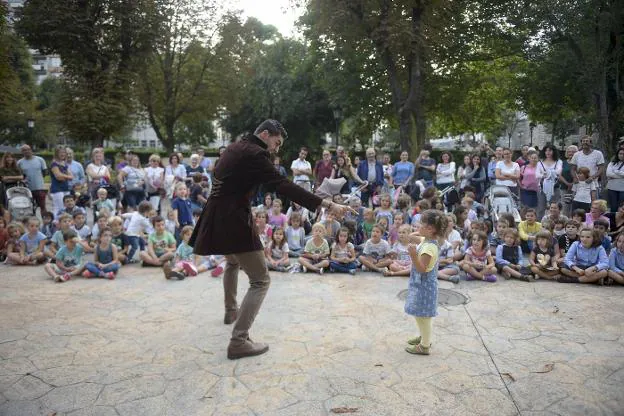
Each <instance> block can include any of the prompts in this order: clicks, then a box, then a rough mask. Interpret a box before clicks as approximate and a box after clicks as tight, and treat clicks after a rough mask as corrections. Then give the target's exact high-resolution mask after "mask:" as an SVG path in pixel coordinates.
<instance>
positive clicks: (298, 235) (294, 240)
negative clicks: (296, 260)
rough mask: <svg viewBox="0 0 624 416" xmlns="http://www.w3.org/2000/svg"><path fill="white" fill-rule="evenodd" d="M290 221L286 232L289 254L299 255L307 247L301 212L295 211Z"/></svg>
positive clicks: (290, 255) (291, 255)
mask: <svg viewBox="0 0 624 416" xmlns="http://www.w3.org/2000/svg"><path fill="white" fill-rule="evenodd" d="M288 223H289V226H288V227H287V228H286V231H285V232H284V235H285V236H286V242H287V243H288V256H289V257H299V256H300V255H301V253H303V248H304V247H305V230H304V229H303V227H302V226H301V214H300V213H298V212H293V214H292V215H291V216H290V220H289V222H288Z"/></svg>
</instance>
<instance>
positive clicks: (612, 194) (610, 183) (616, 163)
mask: <svg viewBox="0 0 624 416" xmlns="http://www.w3.org/2000/svg"><path fill="white" fill-rule="evenodd" d="M607 200H608V201H609V208H610V211H611V212H613V213H615V212H616V211H617V210H618V208H619V206H620V204H621V203H622V202H624V149H622V148H620V149H618V151H617V153H616V154H615V156H613V159H612V160H611V162H609V165H608V166H607Z"/></svg>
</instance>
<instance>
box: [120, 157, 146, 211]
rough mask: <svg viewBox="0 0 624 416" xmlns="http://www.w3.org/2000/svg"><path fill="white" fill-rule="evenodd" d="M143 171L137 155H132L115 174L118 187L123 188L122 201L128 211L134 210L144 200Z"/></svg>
mask: <svg viewBox="0 0 624 416" xmlns="http://www.w3.org/2000/svg"><path fill="white" fill-rule="evenodd" d="M145 176H146V175H145V171H144V170H143V168H142V167H141V162H140V161H139V157H138V156H137V155H132V156H131V158H130V163H129V164H128V165H126V166H125V167H124V168H123V169H122V170H121V171H119V174H118V175H117V182H118V184H119V188H120V189H121V190H123V192H124V196H123V203H124V205H125V206H126V208H128V211H129V212H132V211H135V210H136V209H137V207H138V206H139V204H140V203H141V202H143V201H144V200H145Z"/></svg>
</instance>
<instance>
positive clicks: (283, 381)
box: [0, 265, 624, 416]
mask: <svg viewBox="0 0 624 416" xmlns="http://www.w3.org/2000/svg"><path fill="white" fill-rule="evenodd" d="M272 276H273V281H272V286H271V289H270V291H269V294H268V296H267V298H266V300H265V303H264V307H263V308H262V310H261V312H260V314H259V315H258V318H257V320H256V323H255V325H254V327H253V328H252V334H251V335H252V337H253V338H254V339H257V340H258V341H262V342H268V343H269V344H270V347H271V349H270V351H269V352H268V353H267V354H266V355H263V356H260V357H252V358H245V359H241V360H237V361H230V360H228V359H227V358H226V346H227V343H228V340H229V335H230V330H231V327H230V326H225V325H223V323H222V319H223V306H222V295H223V290H222V286H221V279H220V278H217V279H214V278H212V277H210V276H209V275H207V274H205V275H200V276H198V277H196V278H192V279H187V280H185V281H181V282H177V281H176V282H171V281H166V280H165V279H164V278H163V276H162V273H161V271H160V270H158V269H150V268H141V267H138V266H130V267H124V268H123V269H122V271H121V273H120V276H119V277H118V279H117V280H116V281H112V282H111V281H104V280H85V279H77V280H72V281H70V282H68V283H65V284H55V283H53V282H52V281H51V280H50V279H49V278H48V277H46V276H45V273H44V271H43V268H41V267H38V268H35V267H8V266H4V265H2V266H0V415H3V416H4V415H7V416H8V415H16V416H25V415H57V416H58V415H65V414H67V415H72V416H73V415H106V416H108V415H111V416H112V415H129V416H137V415H149V416H156V415H185V416H186V415H215V416H221V415H305V416H315V415H334V414H341V413H342V414H344V413H346V414H353V415H359V416H362V415H375V416H377V415H410V416H412V415H420V414H423V415H424V414H431V415H497V416H500V415H518V414H521V415H621V414H622V413H623V412H624V410H623V409H624V389H623V388H622V383H624V336H623V334H624V331H623V329H624V289H623V288H620V287H599V286H591V285H564V284H558V283H552V282H543V281H538V282H536V283H524V282H517V281H502V282H498V283H494V284H491V283H482V282H461V283H460V284H459V285H457V286H454V287H453V286H452V284H450V283H441V287H442V288H445V289H454V290H457V291H459V292H461V293H462V294H464V295H466V296H467V297H468V299H469V301H468V303H467V304H465V305H458V306H442V307H441V308H440V309H439V313H440V316H439V317H438V318H436V320H435V321H434V334H435V337H434V340H433V347H432V354H431V355H430V356H412V355H410V354H407V353H406V352H405V351H404V347H405V341H406V340H407V339H408V338H409V337H411V336H413V335H414V332H415V329H416V325H415V322H414V319H413V318H411V317H408V316H406V315H405V314H404V313H403V303H402V301H401V300H400V299H399V297H398V295H399V292H401V290H403V289H405V288H406V286H407V280H406V279H405V278H383V277H380V276H379V275H373V274H370V273H362V274H359V275H357V276H355V277H352V276H347V275H329V274H328V275H324V276H319V275H312V274H305V275H304V274H282V273H272ZM241 278H242V279H241V284H240V285H239V291H240V293H239V299H242V294H243V292H244V291H245V290H246V289H247V286H248V285H247V284H246V278H245V276H244V274H241ZM347 412H348V413H347Z"/></svg>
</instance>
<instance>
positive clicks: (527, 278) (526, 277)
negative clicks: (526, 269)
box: [520, 274, 535, 282]
mask: <svg viewBox="0 0 624 416" xmlns="http://www.w3.org/2000/svg"><path fill="white" fill-rule="evenodd" d="M520 280H524V281H525V282H534V281H535V276H533V275H532V274H523V275H522V276H520Z"/></svg>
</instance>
